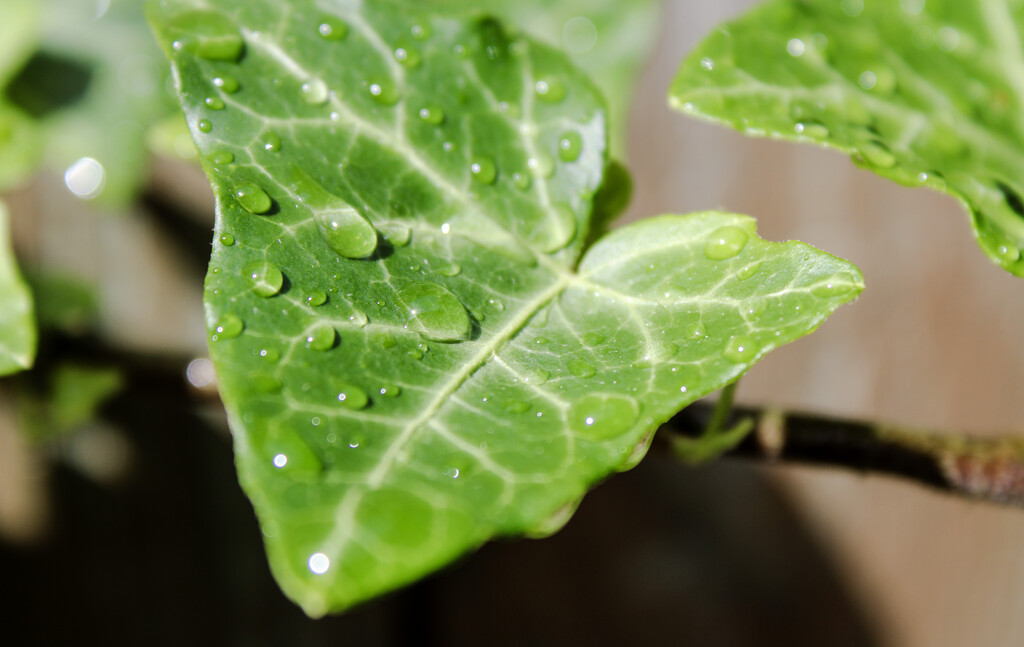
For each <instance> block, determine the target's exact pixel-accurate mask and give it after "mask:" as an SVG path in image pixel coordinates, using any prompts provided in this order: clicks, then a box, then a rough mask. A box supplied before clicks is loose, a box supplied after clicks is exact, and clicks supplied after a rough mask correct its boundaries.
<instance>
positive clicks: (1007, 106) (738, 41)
mask: <svg viewBox="0 0 1024 647" xmlns="http://www.w3.org/2000/svg"><path fill="white" fill-rule="evenodd" d="M1022 29H1024V6H1022V5H1021V4H1020V3H1019V2H1016V3H1014V2H1006V1H1004V0H928V1H927V2H925V1H924V0H901V1H899V2H897V1H896V0H888V1H882V0H842V1H840V0H814V1H797V0H773V1H771V2H767V3H765V4H763V5H761V6H759V7H757V8H755V9H754V10H752V11H751V12H749V13H747V14H746V15H745V16H743V17H741V18H739V19H738V20H734V21H732V22H728V23H726V24H724V25H723V26H722V27H720V28H719V29H716V30H715V31H714V32H713V33H712V34H711V35H710V36H709V37H708V38H707V40H705V41H704V42H703V43H702V44H701V45H700V46H698V47H697V48H696V49H695V50H694V51H693V52H692V53H691V54H690V55H689V56H688V57H687V59H686V61H685V62H684V63H683V65H682V67H681V68H680V70H679V73H678V76H677V77H676V79H675V82H674V83H673V85H672V90H671V103H672V105H673V106H675V107H676V108H678V109H680V110H682V111H684V112H687V113H689V114H693V115H696V116H699V117H705V118H708V119H712V120H714V121H720V122H724V123H726V124H729V125H731V126H733V127H735V128H737V129H739V130H742V131H744V132H746V133H748V134H754V135H767V136H771V137H779V138H783V139H790V140H795V141H805V142H814V143H819V144H824V145H827V146H832V147H835V148H838V149H840V150H843V151H845V152H848V153H852V154H853V156H854V160H855V161H856V162H857V163H858V164H860V165H862V166H864V167H866V168H869V169H871V170H873V171H875V172H876V173H879V174H880V175H883V176H885V177H888V178H891V179H893V180H896V181H897V182H901V183H903V184H907V185H912V186H914V185H923V186H930V187H932V188H935V189H939V190H942V191H945V192H947V193H949V194H951V195H954V196H956V197H958V198H960V199H961V200H962V201H963V202H964V204H965V205H966V206H967V208H968V209H969V210H970V212H971V215H972V219H973V222H974V226H975V232H976V236H977V238H978V242H979V244H980V245H981V247H982V249H984V250H985V252H986V253H987V254H988V255H989V256H990V257H991V258H992V259H993V260H995V261H996V262H997V263H999V264H1000V265H1001V266H1002V267H1004V268H1005V269H1006V270H1008V271H1010V272H1012V273H1014V274H1016V275H1018V276H1024V258H1022V248H1024V198H1022V197H1021V196H1022V195H1024V152H1022V151H1024V42H1022V37H1021V33H1022Z"/></svg>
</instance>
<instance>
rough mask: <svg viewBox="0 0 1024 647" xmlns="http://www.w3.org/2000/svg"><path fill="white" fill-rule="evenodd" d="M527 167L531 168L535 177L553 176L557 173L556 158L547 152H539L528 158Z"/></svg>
mask: <svg viewBox="0 0 1024 647" xmlns="http://www.w3.org/2000/svg"><path fill="white" fill-rule="evenodd" d="M526 167H527V168H529V169H530V172H531V173H533V176H534V177H551V176H552V175H554V173H555V160H553V159H552V158H551V156H550V155H547V154H546V153H537V154H536V155H535V156H534V157H531V158H530V159H528V160H526Z"/></svg>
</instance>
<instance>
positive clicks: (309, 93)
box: [301, 79, 331, 106]
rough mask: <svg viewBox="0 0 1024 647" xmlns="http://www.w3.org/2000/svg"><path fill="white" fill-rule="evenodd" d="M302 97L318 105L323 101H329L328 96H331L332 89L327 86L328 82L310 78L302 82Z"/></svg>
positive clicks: (307, 101)
mask: <svg viewBox="0 0 1024 647" xmlns="http://www.w3.org/2000/svg"><path fill="white" fill-rule="evenodd" d="M301 89H302V98H303V99H304V100H305V101H306V103H310V104H313V105H314V106H318V105H320V104H322V103H326V102H327V98H328V97H329V96H330V94H331V91H330V90H329V89H328V88H327V84H326V83H324V82H323V81H322V80H320V79H310V80H308V81H306V82H305V83H303V84H302V86H301Z"/></svg>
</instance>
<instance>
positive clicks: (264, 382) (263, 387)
mask: <svg viewBox="0 0 1024 647" xmlns="http://www.w3.org/2000/svg"><path fill="white" fill-rule="evenodd" d="M249 380H250V384H252V386H253V388H255V389H256V390H257V391H259V392H260V393H277V392H279V391H280V390H281V381H280V380H278V379H277V378H276V377H272V376H270V375H262V374H257V375H253V376H250V378H249Z"/></svg>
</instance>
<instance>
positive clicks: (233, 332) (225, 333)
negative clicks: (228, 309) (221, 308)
mask: <svg viewBox="0 0 1024 647" xmlns="http://www.w3.org/2000/svg"><path fill="white" fill-rule="evenodd" d="M243 327H244V325H243V324H242V320H241V319H239V318H238V317H236V316H235V315H233V314H226V315H223V316H221V318H220V319H218V320H217V325H215V326H214V327H213V335H211V336H210V340H211V341H220V340H221V339H233V338H234V337H238V336H239V335H240V334H242V328H243Z"/></svg>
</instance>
